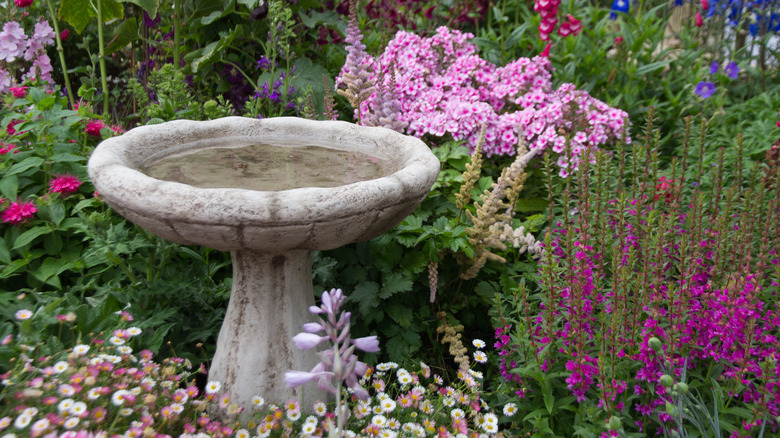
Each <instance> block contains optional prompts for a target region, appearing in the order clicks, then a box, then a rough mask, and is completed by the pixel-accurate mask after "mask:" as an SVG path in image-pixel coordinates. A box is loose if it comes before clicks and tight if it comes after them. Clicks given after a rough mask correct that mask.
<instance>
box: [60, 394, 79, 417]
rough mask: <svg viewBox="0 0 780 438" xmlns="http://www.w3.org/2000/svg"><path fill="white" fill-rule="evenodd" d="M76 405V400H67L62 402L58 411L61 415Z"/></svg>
mask: <svg viewBox="0 0 780 438" xmlns="http://www.w3.org/2000/svg"><path fill="white" fill-rule="evenodd" d="M74 403H76V401H75V400H73V399H72V398H66V399H65V400H62V401H60V403H59V404H58V405H57V411H58V412H59V413H60V414H61V413H63V412H67V411H70V408H71V407H73V404H74Z"/></svg>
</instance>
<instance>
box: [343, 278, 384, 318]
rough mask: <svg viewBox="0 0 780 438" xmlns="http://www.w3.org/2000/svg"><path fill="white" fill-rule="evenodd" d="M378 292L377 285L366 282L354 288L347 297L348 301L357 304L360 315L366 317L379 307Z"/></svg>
mask: <svg viewBox="0 0 780 438" xmlns="http://www.w3.org/2000/svg"><path fill="white" fill-rule="evenodd" d="M378 292H379V285H378V284H377V283H375V282H373V281H367V282H365V283H360V284H358V285H357V286H355V290H353V291H352V293H351V294H350V295H349V300H350V301H355V302H357V303H358V309H360V313H361V314H362V315H368V314H370V313H373V312H376V311H377V310H376V307H377V306H378V305H379V300H378V299H377V294H378Z"/></svg>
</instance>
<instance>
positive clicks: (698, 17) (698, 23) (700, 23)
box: [696, 12, 704, 27]
mask: <svg viewBox="0 0 780 438" xmlns="http://www.w3.org/2000/svg"><path fill="white" fill-rule="evenodd" d="M703 25H704V19H703V18H701V14H700V13H698V12H697V13H696V27H702V26H703Z"/></svg>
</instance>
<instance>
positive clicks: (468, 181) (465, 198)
mask: <svg viewBox="0 0 780 438" xmlns="http://www.w3.org/2000/svg"><path fill="white" fill-rule="evenodd" d="M484 143H485V125H482V130H481V131H480V133H479V141H478V142H477V146H476V147H475V148H474V153H473V154H471V162H469V163H466V172H464V173H463V184H462V185H461V186H460V191H459V192H458V193H457V194H455V206H456V207H458V210H461V211H462V210H463V207H465V206H466V204H468V203H469V201H471V190H473V189H474V185H476V184H477V181H478V180H479V174H480V172H482V145H483V144H484Z"/></svg>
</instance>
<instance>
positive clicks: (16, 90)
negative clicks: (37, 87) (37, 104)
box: [8, 87, 27, 97]
mask: <svg viewBox="0 0 780 438" xmlns="http://www.w3.org/2000/svg"><path fill="white" fill-rule="evenodd" d="M8 90H9V91H10V92H11V93H13V95H14V97H24V96H26V95H27V87H10V88H9V89H8Z"/></svg>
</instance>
